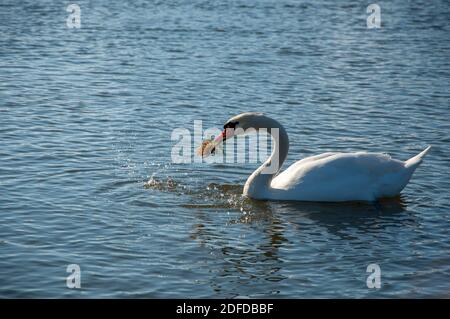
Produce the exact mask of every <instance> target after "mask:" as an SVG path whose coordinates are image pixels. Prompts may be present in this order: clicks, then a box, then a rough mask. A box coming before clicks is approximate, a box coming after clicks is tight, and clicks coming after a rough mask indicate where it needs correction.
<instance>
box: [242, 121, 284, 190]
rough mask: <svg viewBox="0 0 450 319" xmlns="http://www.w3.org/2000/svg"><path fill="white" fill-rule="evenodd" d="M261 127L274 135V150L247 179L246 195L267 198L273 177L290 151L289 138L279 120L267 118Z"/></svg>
mask: <svg viewBox="0 0 450 319" xmlns="http://www.w3.org/2000/svg"><path fill="white" fill-rule="evenodd" d="M267 122H268V123H264V124H265V125H264V126H261V128H267V132H268V133H270V135H271V136H272V141H273V151H272V154H271V155H270V157H269V158H268V159H267V160H266V161H265V162H264V163H263V164H262V165H261V166H260V167H259V168H258V169H257V170H256V171H254V172H253V174H252V175H250V177H249V178H248V179H247V182H246V183H245V186H244V192H243V193H244V195H245V196H249V197H252V198H256V199H258V198H260V199H262V198H266V197H267V194H268V193H269V192H270V184H271V182H272V179H273V178H274V177H275V176H276V175H277V174H278V172H279V171H280V168H281V165H283V162H284V161H285V159H286V157H287V154H288V151H289V138H288V135H287V133H286V130H285V129H284V127H283V126H282V125H281V124H280V123H278V122H277V121H275V120H273V119H270V118H267Z"/></svg>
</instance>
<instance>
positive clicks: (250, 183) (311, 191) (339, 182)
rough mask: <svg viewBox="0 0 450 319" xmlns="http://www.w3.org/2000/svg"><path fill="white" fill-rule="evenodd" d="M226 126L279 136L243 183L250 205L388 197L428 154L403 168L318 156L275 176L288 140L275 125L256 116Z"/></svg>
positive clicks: (360, 157)
mask: <svg viewBox="0 0 450 319" xmlns="http://www.w3.org/2000/svg"><path fill="white" fill-rule="evenodd" d="M227 123H236V124H234V126H233V128H234V129H235V128H236V127H241V128H243V129H244V130H246V129H247V128H254V129H256V130H258V129H261V128H267V129H268V130H269V132H274V131H275V130H274V129H276V131H278V132H279V134H278V136H274V134H272V137H274V141H275V143H274V149H273V152H272V155H271V156H270V157H269V159H268V160H267V161H266V162H264V163H263V164H262V165H261V167H259V168H258V169H257V170H256V171H255V172H254V173H253V174H252V175H251V176H250V177H249V178H248V179H247V182H246V183H245V186H244V195H246V196H248V197H251V198H255V199H267V200H298V201H326V202H330V201H331V202H340V201H374V200H376V199H378V198H382V197H392V196H395V195H398V194H399V193H400V192H401V191H402V189H403V188H404V187H405V186H406V184H408V182H409V180H410V178H411V176H412V175H413V173H414V171H415V169H416V168H417V167H418V166H419V164H420V163H421V162H422V158H423V157H424V156H425V154H426V153H427V152H428V150H429V149H430V147H428V148H427V149H425V150H424V151H423V152H421V153H420V154H418V155H416V156H414V157H413V158H411V159H409V160H407V161H406V162H403V161H399V160H395V159H392V158H391V157H390V156H389V155H386V154H379V153H366V152H356V153H324V154H320V155H315V156H311V157H307V158H304V159H302V160H300V161H297V162H295V163H294V164H292V165H291V166H290V167H288V168H287V169H286V170H285V171H283V172H281V173H280V168H281V165H282V164H283V162H284V160H285V159H286V157H287V153H288V150H289V139H288V136H287V133H286V130H285V129H284V128H283V126H282V125H281V124H280V123H278V122H277V121H275V120H273V119H271V118H269V117H266V116H264V115H263V114H261V113H243V114H241V115H238V116H236V117H233V118H232V119H230V120H229V121H228V122H227ZM227 125H228V124H226V125H225V128H227ZM222 135H223V137H224V138H223V139H225V138H228V137H229V134H227V133H225V131H224V133H223V134H222ZM234 135H236V134H234ZM275 135H276V134H275ZM230 136H231V135H230ZM273 167H275V169H269V168H273Z"/></svg>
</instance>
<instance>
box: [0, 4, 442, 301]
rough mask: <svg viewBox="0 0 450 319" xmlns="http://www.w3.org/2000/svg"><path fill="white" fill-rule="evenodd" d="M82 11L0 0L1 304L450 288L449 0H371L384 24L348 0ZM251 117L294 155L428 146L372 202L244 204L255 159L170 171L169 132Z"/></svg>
mask: <svg viewBox="0 0 450 319" xmlns="http://www.w3.org/2000/svg"><path fill="white" fill-rule="evenodd" d="M76 3H78V4H79V5H80V7H81V10H82V12H81V23H82V24H81V28H80V29H68V28H67V27H66V18H67V15H68V13H67V12H66V11H65V9H66V7H65V4H62V3H56V1H42V0H41V1H35V0H33V1H19V2H18V1H13V0H2V2H1V4H0V7H1V9H0V34H1V37H0V79H1V81H0V142H1V148H0V194H1V195H0V216H1V217H0V218H1V222H0V256H1V258H0V296H1V297H51V298H53V297H59V296H63V297H70V298H78V297H146V298H147V297H158V298H159V297H227V298H228V297H276V298H279V297H280V298H281V297H357V298H359V297H373V298H384V297H396V298H398V297H449V293H450V280H449V279H450V257H449V255H450V254H449V253H450V242H449V229H450V215H449V208H450V195H449V192H448V190H449V189H450V179H449V171H448V167H449V162H450V151H449V142H450V134H449V133H450V126H449V122H448V118H449V97H450V89H449V87H450V86H449V79H450V60H449V56H450V38H449V28H450V27H449V25H448V21H449V19H450V6H449V4H448V2H447V1H444V0H443V1H432V2H427V1H422V2H421V1H415V2H405V1H378V2H377V3H378V4H379V5H380V7H381V23H382V28H381V29H367V27H366V17H367V14H366V5H367V4H358V3H357V2H353V1H345V2H344V1H339V2H335V1H311V2H310V3H301V4H300V3H297V2H296V1H289V0H276V1H275V0H266V1H254V2H252V3H249V1H244V0H237V1H229V2H227V3H224V2H223V1H199V0H197V1H174V0H164V1H152V2H147V1H81V0H80V1H76ZM244 111H262V112H266V113H267V114H268V115H270V116H273V117H274V118H276V119H277V120H279V121H280V122H281V123H282V124H283V125H284V126H285V127H286V129H287V131H288V133H289V135H290V141H291V147H290V153H289V156H288V160H287V164H291V163H292V162H293V161H295V160H298V159H301V158H303V157H305V156H308V155H313V154H319V153H322V152H327V151H339V150H340V151H355V150H367V151H372V152H376V151H380V152H389V153H390V154H391V155H392V156H393V157H394V158H398V159H403V160H405V159H408V158H410V157H411V156H413V155H415V154H417V153H418V152H419V151H421V150H422V149H424V148H425V147H426V146H427V145H429V144H430V145H433V148H432V150H431V152H430V153H429V155H428V156H427V157H426V159H425V161H424V163H423V164H422V165H421V166H420V167H419V169H418V170H417V171H416V173H415V175H414V177H413V179H412V181H411V182H410V184H409V185H408V186H407V188H406V189H405V190H404V191H403V193H402V195H401V197H400V198H396V199H392V200H386V201H381V202H379V203H376V204H362V203H349V204H312V203H289V202H258V201H251V200H248V199H243V198H241V196H240V193H241V191H242V185H243V183H244V182H245V180H246V178H247V176H248V175H249V174H250V173H251V172H252V171H253V170H254V169H255V168H256V166H257V165H256V164H244V165H243V164H221V165H219V164H199V163H196V164H172V163H171V157H170V151H171V148H172V146H173V145H174V143H175V142H174V141H171V132H172V130H173V129H175V128H188V129H192V128H193V121H194V120H203V121H204V122H203V125H204V128H206V127H214V126H216V127H220V125H223V123H224V121H225V120H227V119H228V118H229V117H231V116H233V115H235V114H238V113H241V112H244ZM148 181H150V182H149V183H147V182H148ZM370 263H377V264H379V265H380V267H381V271H382V277H381V281H382V287H381V289H368V288H367V286H366V278H367V276H368V275H369V274H368V273H366V268H367V266H368V265H369V264H370ZM69 264H78V265H80V267H81V285H82V288H81V289H78V290H77V289H69V288H67V287H66V276H68V275H69V274H68V273H67V272H66V267H67V265H69Z"/></svg>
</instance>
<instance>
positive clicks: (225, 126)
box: [223, 122, 239, 130]
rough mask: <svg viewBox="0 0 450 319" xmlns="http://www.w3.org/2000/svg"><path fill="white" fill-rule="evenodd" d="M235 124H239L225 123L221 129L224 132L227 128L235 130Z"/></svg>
mask: <svg viewBox="0 0 450 319" xmlns="http://www.w3.org/2000/svg"><path fill="white" fill-rule="evenodd" d="M237 124H239V122H228V123H225V125H224V126H223V129H224V130H226V129H227V128H232V129H235V128H236V125H237Z"/></svg>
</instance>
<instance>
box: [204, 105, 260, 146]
mask: <svg viewBox="0 0 450 319" xmlns="http://www.w3.org/2000/svg"><path fill="white" fill-rule="evenodd" d="M267 119H268V118H267V117H266V116H265V115H264V114H263V113H257V112H247V113H241V114H239V115H236V116H233V117H232V118H230V119H229V120H228V121H226V122H225V124H224V125H223V131H222V133H221V134H220V135H219V136H218V137H216V139H215V140H214V142H215V143H216V145H218V144H221V143H223V142H225V140H227V139H230V138H231V137H233V136H238V135H243V134H246V133H248V132H249V131H250V130H251V129H252V130H255V131H257V130H259V129H260V128H266V127H267V125H265V123H266V122H267ZM212 153H214V149H213V150H212Z"/></svg>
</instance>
